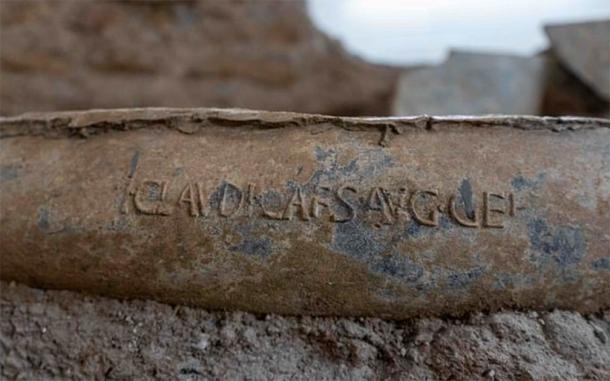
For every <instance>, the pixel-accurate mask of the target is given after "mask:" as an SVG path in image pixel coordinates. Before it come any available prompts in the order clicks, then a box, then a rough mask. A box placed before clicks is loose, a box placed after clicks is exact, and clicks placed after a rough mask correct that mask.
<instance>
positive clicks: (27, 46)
mask: <svg viewBox="0 0 610 381" xmlns="http://www.w3.org/2000/svg"><path fill="white" fill-rule="evenodd" d="M0 17H1V19H0V42H1V45H2V47H1V49H0V114H2V115H11V114H17V113H21V112H25V111H33V110H35V111H45V110H73V109H90V108H111V107H138V106H178V107H189V106H205V107H212V106H215V107H228V106H230V107H244V108H255V109H267V110H288V111H300V112H312V113H325V114H334V115H339V114H341V115H367V114H368V115H387V114H388V113H389V104H390V101H389V99H390V98H391V96H392V92H393V88H394V83H395V79H396V76H397V71H396V70H395V69H391V68H387V67H383V66H376V65H372V64H368V63H365V62H364V61H360V60H359V59H357V58H355V57H352V56H350V55H348V54H347V53H346V52H345V51H344V50H343V48H342V47H341V46H340V45H339V44H338V43H337V42H335V41H333V40H331V39H329V38H328V37H327V36H325V35H324V34H322V33H321V32H319V31H318V30H317V29H316V28H315V27H314V26H313V24H312V23H311V22H310V20H309V18H308V15H307V12H306V9H305V4H304V2H302V1H258V2H255V3H254V2H238V1H212V0H209V1H208V0H204V1H180V2H150V3H144V2H92V1H56V2H43V1H40V2H38V1H21V2H6V1H3V2H0Z"/></svg>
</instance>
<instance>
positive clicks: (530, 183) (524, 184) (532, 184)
mask: <svg viewBox="0 0 610 381" xmlns="http://www.w3.org/2000/svg"><path fill="white" fill-rule="evenodd" d="M544 178H545V174H544V173H539V174H538V175H536V177H534V178H527V177H524V176H522V175H518V176H515V177H514V178H513V179H512V180H511V185H512V187H513V188H514V189H515V190H517V191H522V190H527V189H534V188H537V187H538V186H540V184H541V183H542V182H543V181H544Z"/></svg>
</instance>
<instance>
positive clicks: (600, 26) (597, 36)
mask: <svg viewBox="0 0 610 381" xmlns="http://www.w3.org/2000/svg"><path fill="white" fill-rule="evenodd" d="M545 30H546V33H547V35H548V37H549V39H550V41H551V48H552V50H553V52H554V53H555V55H556V56H557V57H558V58H559V59H560V60H561V62H562V63H563V64H564V65H565V66H566V67H567V68H568V69H570V70H571V71H572V72H573V73H574V74H576V75H577V76H578V77H579V78H580V79H581V80H582V81H583V82H584V83H586V84H587V85H588V86H590V87H591V88H592V89H593V90H594V91H595V92H597V94H598V95H599V96H601V97H603V98H604V99H605V100H606V101H610V20H604V21H592V22H584V23H575V24H561V25H549V26H547V27H546V28H545Z"/></svg>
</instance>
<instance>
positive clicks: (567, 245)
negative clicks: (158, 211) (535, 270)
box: [527, 218, 586, 267]
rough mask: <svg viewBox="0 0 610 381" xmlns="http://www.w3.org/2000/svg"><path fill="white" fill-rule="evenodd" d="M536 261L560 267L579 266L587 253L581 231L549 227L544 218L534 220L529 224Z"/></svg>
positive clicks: (570, 228) (565, 227) (567, 227)
mask: <svg viewBox="0 0 610 381" xmlns="http://www.w3.org/2000/svg"><path fill="white" fill-rule="evenodd" d="M527 229H528V234H529V239H530V243H531V247H532V249H533V250H534V252H535V253H534V257H533V259H534V261H535V262H538V263H539V264H540V265H546V264H548V263H549V262H552V263H554V264H556V265H557V266H559V267H566V266H572V265H576V264H578V263H579V262H580V261H581V260H582V259H583V257H584V256H585V253H586V244H585V241H584V237H583V234H582V232H581V231H580V229H578V228H575V227H571V226H549V225H548V223H547V221H546V220H545V219H543V218H532V219H531V220H530V221H529V222H528V224H527Z"/></svg>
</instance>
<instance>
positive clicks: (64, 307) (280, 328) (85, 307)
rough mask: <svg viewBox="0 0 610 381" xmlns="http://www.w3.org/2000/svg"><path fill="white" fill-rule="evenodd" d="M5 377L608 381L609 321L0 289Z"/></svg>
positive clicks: (608, 315) (609, 317) (0, 357)
mask: <svg viewBox="0 0 610 381" xmlns="http://www.w3.org/2000/svg"><path fill="white" fill-rule="evenodd" d="M1 287H2V289H1V290H2V292H1V294H0V295H1V296H0V303H1V304H0V306H1V313H2V317H1V319H0V334H1V335H0V366H1V372H2V373H1V376H2V378H5V379H24V380H25V379H48V380H53V379H113V380H127V379H182V380H215V379H244V380H262V379H291V380H294V379H309V380H311V379H316V380H325V379H326V380H330V379H371V380H373V379H401V380H449V379H451V380H491V379H497V380H582V379H589V380H607V379H608V378H609V377H610V343H609V341H608V337H609V336H610V311H607V312H605V313H604V314H600V315H590V316H582V315H580V314H578V313H573V312H566V311H555V312H551V313H542V314H537V313H521V312H502V313H496V314H492V315H484V314H479V315H473V316H470V317H466V318H464V319H462V320H455V319H451V320H450V319H421V320H411V321H403V322H396V321H385V320H380V319H372V318H367V319H348V318H316V317H280V316H275V315H266V316H256V315H252V314H248V313H241V312H232V313H229V312H208V311H204V310H200V309H195V308H189V307H172V306H169V305H164V304H159V303H155V302H148V301H118V300H113V299H107V298H100V297H90V296H84V295H81V294H77V293H73V292H67V291H41V290H36V289H31V288H26V287H24V286H19V285H14V284H11V285H9V284H7V283H1Z"/></svg>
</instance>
